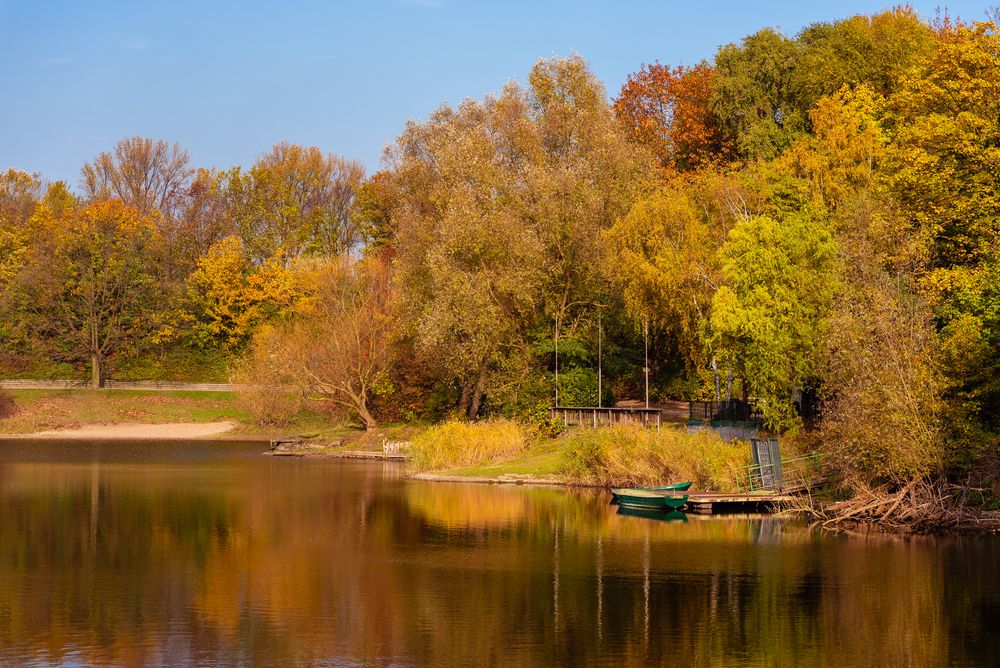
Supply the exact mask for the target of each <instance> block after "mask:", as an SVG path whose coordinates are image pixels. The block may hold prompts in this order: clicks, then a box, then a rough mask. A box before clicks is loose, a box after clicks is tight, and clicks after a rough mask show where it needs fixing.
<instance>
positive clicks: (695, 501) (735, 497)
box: [684, 492, 794, 515]
mask: <svg viewBox="0 0 1000 668" xmlns="http://www.w3.org/2000/svg"><path fill="white" fill-rule="evenodd" d="M793 498H794V497H793V496H792V495H791V494H787V493H780V492H755V493H752V494H719V493H716V492H690V493H689V494H688V502H687V506H686V507H685V508H684V510H685V511H686V512H689V513H699V514H703V515H714V514H719V513H738V512H746V511H748V510H756V511H771V510H774V508H775V506H776V505H780V504H782V503H789V502H790V501H791V500H792V499H793Z"/></svg>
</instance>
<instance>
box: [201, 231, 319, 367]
mask: <svg viewBox="0 0 1000 668" xmlns="http://www.w3.org/2000/svg"><path fill="white" fill-rule="evenodd" d="M301 294H302V290H301V286H300V285H299V284H298V282H297V281H296V277H295V274H294V272H293V271H292V270H291V269H289V268H288V267H286V266H285V265H284V264H283V263H282V262H281V261H280V260H279V259H277V258H271V259H269V260H267V261H265V262H263V263H260V264H253V263H252V262H250V260H249V259H248V258H247V257H246V254H245V253H244V250H243V246H242V244H241V243H240V241H239V240H238V239H237V238H236V237H226V238H225V239H222V240H221V241H219V242H217V243H216V244H214V245H213V246H212V247H211V248H210V249H209V251H208V253H206V254H205V255H204V256H203V257H201V258H200V259H199V260H198V261H197V264H196V267H195V270H194V271H193V272H192V273H191V275H190V276H189V277H188V280H187V298H186V305H185V309H184V314H183V316H182V317H183V318H184V319H185V320H186V321H187V323H188V326H189V328H190V333H191V336H192V337H193V340H194V342H195V343H196V345H199V346H208V345H211V344H213V343H218V344H222V345H223V346H225V347H227V348H229V349H230V350H235V349H239V348H241V347H242V346H243V345H244V344H245V343H246V342H247V341H249V340H250V338H251V337H252V336H253V335H254V332H255V331H256V330H257V328H258V327H260V326H261V325H262V324H264V323H265V322H267V321H268V320H270V319H272V318H274V317H275V316H276V315H278V314H279V313H281V312H282V311H283V310H285V309H287V308H289V307H290V306H292V305H293V304H294V303H295V301H296V300H297V299H298V298H299V297H300V296H301Z"/></svg>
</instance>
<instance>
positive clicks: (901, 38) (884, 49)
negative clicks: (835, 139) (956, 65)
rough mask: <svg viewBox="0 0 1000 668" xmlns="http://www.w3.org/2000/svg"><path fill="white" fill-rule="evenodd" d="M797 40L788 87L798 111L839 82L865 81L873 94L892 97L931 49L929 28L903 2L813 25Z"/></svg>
mask: <svg viewBox="0 0 1000 668" xmlns="http://www.w3.org/2000/svg"><path fill="white" fill-rule="evenodd" d="M797 41H798V42H799V43H800V44H801V45H802V48H801V52H800V54H799V56H798V65H797V66H796V67H795V72H794V75H793V81H792V86H793V88H794V89H795V92H796V97H797V99H798V100H799V102H798V104H799V107H800V108H801V109H802V110H803V111H808V110H809V109H811V108H812V107H813V106H814V105H815V104H816V103H817V102H818V101H819V100H820V98H822V97H825V96H828V95H832V94H834V93H836V92H837V91H839V90H841V89H842V88H843V87H844V86H847V87H848V88H854V87H856V86H859V85H864V86H867V87H868V88H869V89H870V90H872V91H873V92H874V93H875V94H877V95H881V96H888V95H891V94H892V93H894V92H895V91H896V90H898V89H899V86H900V83H901V80H902V78H903V75H904V74H906V72H907V71H908V70H909V69H910V68H911V67H913V66H914V65H916V64H917V63H919V62H920V61H921V60H922V59H923V58H924V57H926V56H927V55H928V54H930V53H931V52H932V50H933V48H934V35H933V30H932V29H931V27H930V26H928V25H927V24H926V23H924V22H923V21H921V20H920V17H918V16H917V13H916V11H915V10H914V9H913V8H912V7H910V6H907V5H902V6H898V7H894V8H893V9H890V10H887V11H884V12H880V13H878V14H873V15H871V16H864V15H856V16H852V17H850V18H847V19H844V20H841V21H833V22H824V23H814V24H812V25H810V26H807V27H806V28H805V29H803V30H802V32H801V33H799V36H798V39H797Z"/></svg>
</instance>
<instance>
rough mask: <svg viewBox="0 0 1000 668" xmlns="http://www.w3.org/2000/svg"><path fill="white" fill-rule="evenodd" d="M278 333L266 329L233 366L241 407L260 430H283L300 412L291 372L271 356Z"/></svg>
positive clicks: (299, 394) (300, 398)
mask: <svg viewBox="0 0 1000 668" xmlns="http://www.w3.org/2000/svg"><path fill="white" fill-rule="evenodd" d="M276 337H280V333H278V332H276V331H275V330H273V329H271V328H269V327H265V328H264V329H263V330H261V332H259V333H258V336H257V337H256V338H255V339H254V345H253V346H252V347H251V349H250V352H249V353H248V354H247V356H246V358H245V359H243V360H242V361H241V362H239V363H238V364H237V365H236V372H235V373H234V374H233V376H232V382H233V383H234V384H236V385H240V386H241V387H240V388H239V390H238V396H239V400H240V404H241V405H242V406H243V407H244V408H245V409H246V410H247V411H248V412H249V413H250V415H251V416H253V419H254V421H256V422H257V424H258V425H261V426H267V425H271V426H279V427H280V426H284V425H287V424H288V423H289V421H290V420H291V419H292V418H293V417H295V415H296V413H298V412H299V410H300V409H301V408H302V403H303V396H302V389H301V387H300V386H299V384H298V383H297V382H296V380H297V379H295V378H294V377H293V376H292V374H291V373H290V371H289V370H288V369H287V368H286V367H285V366H284V364H283V363H282V359H281V357H280V356H278V355H275V354H274V350H275V346H277V345H278V341H277V340H275V339H276Z"/></svg>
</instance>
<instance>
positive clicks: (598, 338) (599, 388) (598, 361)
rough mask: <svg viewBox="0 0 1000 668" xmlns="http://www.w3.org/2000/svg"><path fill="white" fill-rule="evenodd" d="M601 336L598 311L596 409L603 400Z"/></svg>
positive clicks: (598, 313)
mask: <svg viewBox="0 0 1000 668" xmlns="http://www.w3.org/2000/svg"><path fill="white" fill-rule="evenodd" d="M602 334H603V332H602V330H601V312H600V311H598V312H597V407H598V408H600V407H601V399H602V398H603V395H602V392H601V390H602V388H601V381H602V380H603V379H602V378H601V346H602V344H603V337H602Z"/></svg>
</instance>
